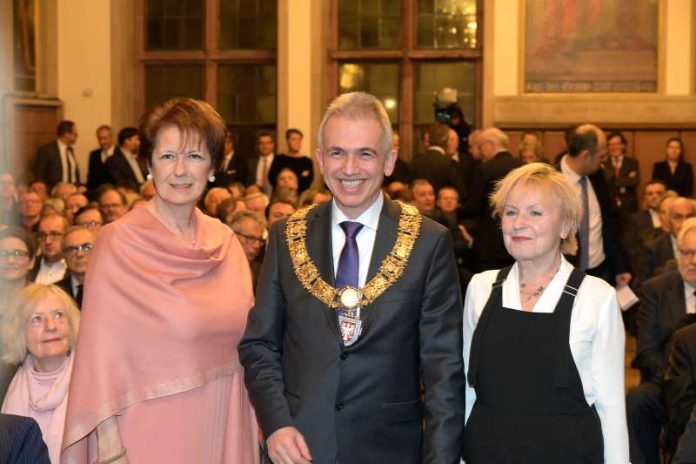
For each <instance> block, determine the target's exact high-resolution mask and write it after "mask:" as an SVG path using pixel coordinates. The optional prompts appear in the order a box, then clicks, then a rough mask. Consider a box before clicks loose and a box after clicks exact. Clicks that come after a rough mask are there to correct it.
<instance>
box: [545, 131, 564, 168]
mask: <svg viewBox="0 0 696 464" xmlns="http://www.w3.org/2000/svg"><path fill="white" fill-rule="evenodd" d="M541 140H542V143H543V144H544V152H545V153H546V159H547V160H549V162H551V163H553V162H554V161H555V160H556V156H557V155H558V154H559V153H560V152H562V151H563V150H565V145H566V143H565V133H564V132H563V131H545V132H543V133H542V135H541Z"/></svg>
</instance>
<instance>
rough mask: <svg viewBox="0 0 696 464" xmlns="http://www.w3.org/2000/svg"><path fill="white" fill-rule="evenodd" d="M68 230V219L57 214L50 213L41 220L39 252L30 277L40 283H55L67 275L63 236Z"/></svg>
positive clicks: (38, 235)
mask: <svg viewBox="0 0 696 464" xmlns="http://www.w3.org/2000/svg"><path fill="white" fill-rule="evenodd" d="M66 230H68V220H67V219H65V217H63V216H59V215H57V214H49V215H48V216H44V217H43V218H41V221H40V222H39V233H38V234H37V237H38V239H39V254H40V255H41V259H38V260H37V261H36V263H35V264H34V268H33V269H32V270H31V277H30V279H31V280H32V281H34V282H36V283H39V284H53V283H56V282H58V281H59V280H61V279H62V278H63V277H64V276H65V271H66V270H67V269H68V266H67V264H66V263H65V260H64V259H63V250H62V244H63V236H65V231H66Z"/></svg>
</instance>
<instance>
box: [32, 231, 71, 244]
mask: <svg viewBox="0 0 696 464" xmlns="http://www.w3.org/2000/svg"><path fill="white" fill-rule="evenodd" d="M63 235H65V234H64V233H63V232H48V233H45V232H39V234H38V235H37V238H38V239H39V241H41V242H43V241H44V240H46V239H47V238H50V239H51V240H59V239H60V238H61V237H62V236H63Z"/></svg>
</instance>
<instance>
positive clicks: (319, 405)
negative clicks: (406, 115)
mask: <svg viewBox="0 0 696 464" xmlns="http://www.w3.org/2000/svg"><path fill="white" fill-rule="evenodd" d="M318 138H319V144H318V145H319V149H318V150H317V152H316V156H317V161H318V163H319V167H320V170H321V173H322V174H323V176H324V181H325V183H326V185H327V186H328V187H329V189H330V190H331V192H332V193H333V201H330V202H327V203H324V204H321V205H318V206H316V207H314V208H312V209H301V210H299V211H297V212H296V213H295V214H293V215H292V216H291V217H290V218H289V219H288V220H287V221H278V222H276V223H275V224H274V225H273V227H271V233H270V240H269V245H268V250H267V252H266V258H265V260H264V263H263V266H262V268H261V274H260V276H259V284H258V287H257V292H256V304H255V306H254V308H253V309H252V310H251V312H250V313H249V319H248V323H247V329H246V333H245V335H244V338H243V339H242V341H241V342H240V344H239V355H240V361H241V362H242V364H243V365H244V368H245V372H246V376H245V378H246V383H247V387H248V390H249V396H250V397H251V400H252V402H253V404H254V406H255V408H256V414H257V417H258V418H259V422H260V426H261V428H262V430H263V433H264V436H265V437H266V438H267V441H266V443H267V446H268V454H269V456H270V458H271V460H272V461H273V462H276V463H279V462H283V463H290V462H292V463H297V464H307V463H309V462H317V463H329V464H335V463H338V462H340V463H343V464H350V463H363V462H365V463H366V462H398V463H404V464H406V463H413V464H415V463H423V464H435V463H448V464H453V463H458V462H459V457H460V454H461V447H462V432H463V425H464V414H463V411H464V395H463V391H464V371H463V365H462V351H461V350H462V329H461V327H462V309H461V308H462V306H461V304H462V303H461V298H460V292H459V287H458V285H459V284H458V281H457V271H456V267H455V263H454V256H453V251H452V246H451V242H450V238H449V232H448V231H447V229H445V228H444V227H442V226H440V225H439V224H437V223H435V222H433V221H432V220H430V219H428V218H425V217H423V216H421V215H420V214H419V213H418V211H417V210H416V209H415V208H414V207H413V206H410V205H403V204H402V205H400V204H397V203H394V202H392V201H391V200H389V199H388V198H385V196H384V195H383V193H382V182H383V180H384V176H385V175H389V174H391V173H392V172H393V169H394V163H395V161H396V152H395V151H394V150H392V148H391V123H390V121H389V117H388V116H387V113H386V110H385V109H384V106H383V105H382V104H381V102H380V101H379V100H378V99H377V98H375V97H374V96H372V95H369V94H366V93H362V92H353V93H348V94H343V95H341V96H340V97H338V98H337V99H336V100H334V101H333V102H332V103H331V105H330V106H329V108H328V110H327V112H326V114H325V116H324V118H323V120H322V123H321V125H320V126H319V137H318ZM442 156H444V154H442Z"/></svg>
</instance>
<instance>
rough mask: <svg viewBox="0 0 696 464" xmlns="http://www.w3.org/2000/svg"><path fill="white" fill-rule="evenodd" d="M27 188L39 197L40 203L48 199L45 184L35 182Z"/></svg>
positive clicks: (38, 181)
mask: <svg viewBox="0 0 696 464" xmlns="http://www.w3.org/2000/svg"><path fill="white" fill-rule="evenodd" d="M29 187H30V188H31V189H32V190H33V191H35V192H36V193H37V194H38V195H39V199H40V200H41V202H42V203H43V202H44V201H46V200H48V198H49V195H48V185H46V183H45V182H42V181H40V180H36V181H34V182H32V183H31V185H30V186H29Z"/></svg>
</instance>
